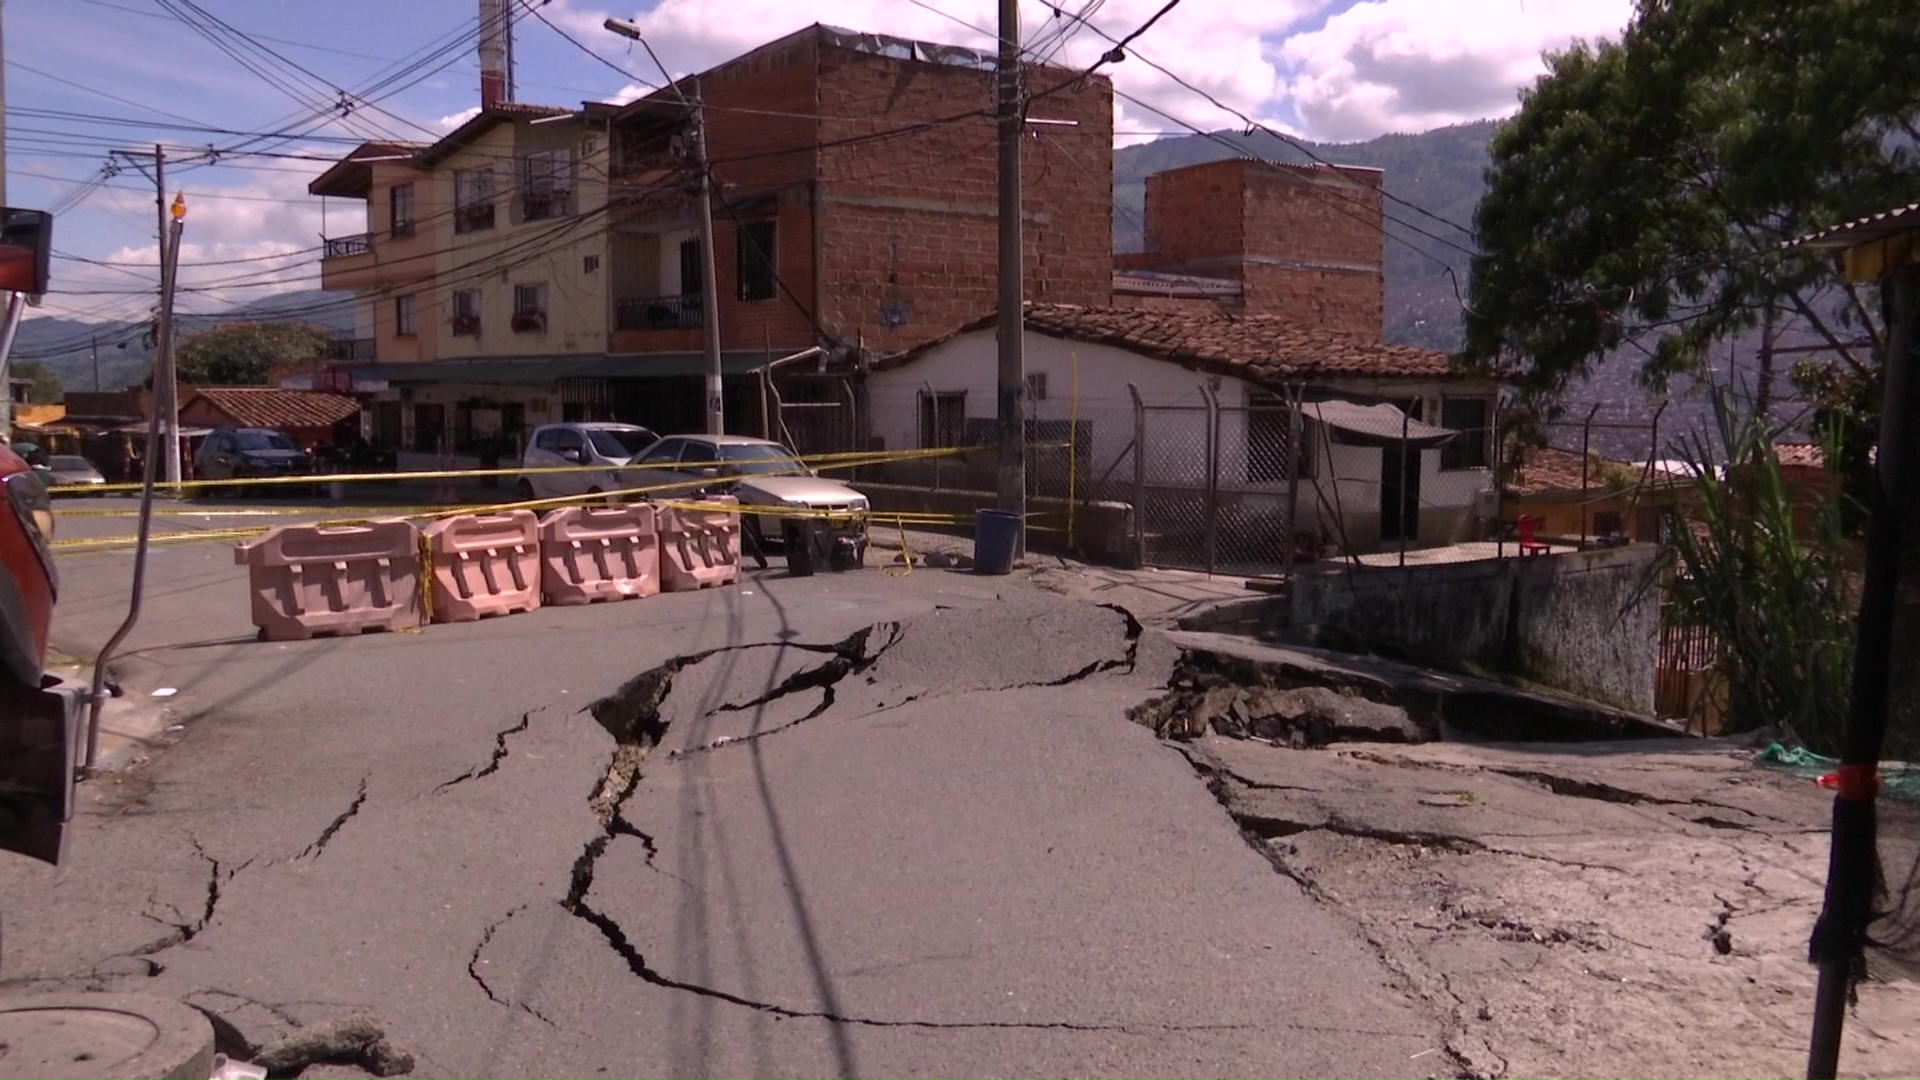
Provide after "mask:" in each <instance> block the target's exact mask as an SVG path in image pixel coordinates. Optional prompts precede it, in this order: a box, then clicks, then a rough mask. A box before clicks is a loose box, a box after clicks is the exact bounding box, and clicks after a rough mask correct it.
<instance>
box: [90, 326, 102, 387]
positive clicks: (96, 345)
mask: <svg viewBox="0 0 1920 1080" xmlns="http://www.w3.org/2000/svg"><path fill="white" fill-rule="evenodd" d="M87 347H88V348H89V349H91V350H92V352H93V392H94V393H96V394H97V393H99V392H100V335H98V334H90V335H88V337H87Z"/></svg>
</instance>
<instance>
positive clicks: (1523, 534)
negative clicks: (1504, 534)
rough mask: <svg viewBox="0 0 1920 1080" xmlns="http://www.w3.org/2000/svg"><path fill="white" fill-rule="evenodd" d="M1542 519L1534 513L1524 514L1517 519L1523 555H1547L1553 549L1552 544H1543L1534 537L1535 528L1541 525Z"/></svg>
mask: <svg viewBox="0 0 1920 1080" xmlns="http://www.w3.org/2000/svg"><path fill="white" fill-rule="evenodd" d="M1541 520H1542V519H1541V518H1540V517H1538V516H1536V515H1534V514H1522V515H1520V517H1519V519H1518V520H1517V522H1516V524H1518V525H1519V527H1520V554H1521V556H1523V557H1524V556H1527V555H1546V554H1548V553H1550V552H1552V551H1553V548H1552V546H1551V545H1548V544H1543V543H1541V542H1539V541H1538V540H1535V539H1534V538H1533V536H1534V529H1536V528H1537V527H1539V525H1540V522H1541Z"/></svg>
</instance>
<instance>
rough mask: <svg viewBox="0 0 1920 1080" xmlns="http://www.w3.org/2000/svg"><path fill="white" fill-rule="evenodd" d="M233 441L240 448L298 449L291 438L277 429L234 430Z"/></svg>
mask: <svg viewBox="0 0 1920 1080" xmlns="http://www.w3.org/2000/svg"><path fill="white" fill-rule="evenodd" d="M233 441H234V442H235V444H237V446H238V447H239V449H241V450H298V449H300V448H299V447H297V446H295V445H293V440H292V439H289V438H287V437H286V436H285V435H282V434H281V433H280V432H278V431H260V430H257V429H250V430H246V431H236V432H234V435H233Z"/></svg>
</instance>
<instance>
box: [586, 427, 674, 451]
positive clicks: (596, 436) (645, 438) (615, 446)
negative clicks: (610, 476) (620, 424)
mask: <svg viewBox="0 0 1920 1080" xmlns="http://www.w3.org/2000/svg"><path fill="white" fill-rule="evenodd" d="M587 439H588V441H590V442H592V443H593V449H594V452H595V453H597V454H599V455H600V456H601V457H610V458H630V457H632V456H634V455H635V454H638V453H639V452H640V451H642V450H645V449H646V448H647V447H649V446H652V445H653V444H654V443H655V442H657V441H658V440H656V439H655V438H654V435H653V432H651V431H647V430H646V429H644V428H639V429H634V430H630V431H622V430H620V429H618V428H589V429H588V430H587Z"/></svg>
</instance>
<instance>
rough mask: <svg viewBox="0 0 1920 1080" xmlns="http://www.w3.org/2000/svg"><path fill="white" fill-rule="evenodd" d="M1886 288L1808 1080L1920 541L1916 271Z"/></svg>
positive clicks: (1847, 975) (1820, 1054) (1834, 982)
mask: <svg viewBox="0 0 1920 1080" xmlns="http://www.w3.org/2000/svg"><path fill="white" fill-rule="evenodd" d="M1883 289H1884V290H1885V295H1886V297H1887V305H1886V306H1887V307H1888V309H1889V311H1888V313H1887V314H1888V317H1887V353H1886V363H1885V365H1884V367H1883V368H1882V371H1883V375H1882V378H1883V380H1884V382H1883V384H1882V385H1883V387H1884V392H1883V394H1882V396H1881V412H1880V440H1879V452H1880V453H1879V460H1878V462H1877V463H1876V468H1877V469H1878V472H1879V476H1878V479H1879V483H1878V484H1877V485H1876V486H1875V488H1874V490H1873V499H1872V504H1873V505H1872V517H1871V518H1870V519H1869V521H1868V524H1867V562H1866V579H1865V583H1864V585H1863V586H1862V587H1861V590H1860V616H1859V621H1858V623H1857V631H1856V633H1857V638H1856V645H1855V652H1854V663H1853V687H1852V694H1851V696H1850V700H1849V702H1848V707H1847V719H1846V726H1845V728H1844V730H1843V732H1842V736H1841V750H1840V768H1839V769H1838V770H1837V772H1838V774H1839V785H1838V790H1837V791H1836V792H1835V794H1834V800H1833V851H1832V854H1831V855H1830V856H1829V859H1828V863H1827V889H1826V899H1825V903H1824V905H1823V906H1822V908H1821V911H1820V918H1819V920H1818V921H1816V922H1815V923H1814V927H1813V940H1812V941H1811V942H1810V943H1809V946H1808V950H1807V951H1808V959H1809V960H1811V961H1813V962H1814V963H1816V964H1818V965H1819V966H1820V983H1819V989H1818V991H1817V992H1816V995H1815V998H1814V1006H1813V1008H1814V1015H1813V1036H1812V1039H1811V1041H1810V1045H1809V1047H1808V1051H1807V1076H1808V1078H1809V1080H1831V1078H1832V1077H1833V1076H1834V1074H1835V1073H1836V1072H1837V1071H1838V1069H1839V1065H1840V1036H1841V1032H1842V1029H1843V1027H1844V1026H1845V1023H1846V1015H1847V997H1848V996H1849V994H1848V992H1849V990H1850V988H1851V987H1852V985H1853V974H1854V970H1855V964H1856V963H1857V962H1858V960H1859V957H1860V948H1861V943H1862V940H1863V938H1864V937H1865V935H1866V928H1867V920H1868V918H1869V917H1870V913H1871V909H1872V906H1873V890H1874V884H1875V877H1876V874H1875V865H1874V863H1875V851H1874V848H1875V833H1876V830H1877V827H1878V826H1877V822H1876V807H1875V805H1874V801H1875V798H1876V796H1877V794H1878V786H1879V781H1878V777H1877V766H1878V763H1879V761H1880V749H1881V743H1882V741H1883V739H1884V738H1885V736H1886V727H1887V714H1888V711H1889V704H1890V702H1889V698H1890V694H1889V683H1890V681H1891V677H1892V674H1893V652H1894V634H1895V630H1894V622H1895V619H1896V616H1897V614H1898V608H1899V601H1898V595H1897V590H1898V587H1899V584H1900V582H1899V577H1900V562H1901V557H1902V554H1903V548H1904V549H1907V550H1909V551H1910V550H1911V549H1912V548H1913V546H1914V544H1915V538H1914V537H1912V536H1903V535H1902V533H1903V531H1904V529H1903V527H1906V526H1911V525H1912V524H1913V522H1912V519H1913V517H1914V515H1913V513H1912V504H1911V503H1910V502H1908V500H1909V499H1910V498H1911V496H1910V495H1908V491H1909V489H1910V486H1911V484H1912V482H1913V477H1914V473H1915V467H1916V464H1917V463H1916V461H1915V457H1916V455H1915V453H1914V450H1915V448H1916V446H1920V394H1916V393H1915V389H1916V388H1915V386H1914V379H1915V377H1916V376H1920V370H1916V366H1917V365H1916V363H1915V361H1916V359H1920V355H1916V354H1920V267H1915V266H1913V265H1911V264H1909V265H1907V266H1904V267H1902V268H1901V269H1900V270H1898V271H1897V272H1896V273H1895V275H1894V276H1893V277H1892V278H1891V279H1890V280H1888V281H1887V282H1886V283H1885V284H1884V285H1883ZM1908 647H1909V648H1911V646H1910V645H1909V646H1908Z"/></svg>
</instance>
